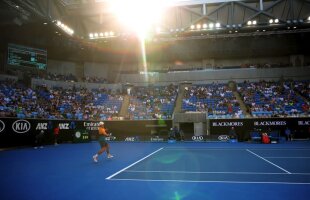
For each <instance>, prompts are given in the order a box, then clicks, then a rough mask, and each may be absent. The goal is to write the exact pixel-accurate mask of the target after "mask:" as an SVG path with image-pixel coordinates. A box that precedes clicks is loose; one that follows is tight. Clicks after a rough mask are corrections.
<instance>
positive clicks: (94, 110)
mask: <svg viewBox="0 0 310 200" xmlns="http://www.w3.org/2000/svg"><path fill="white" fill-rule="evenodd" d="M122 101H123V96H122V95H119V94H112V93H111V92H110V91H108V90H105V89H98V90H93V91H90V90H88V89H85V88H79V89H77V88H71V89H63V88H53V89H48V88H46V87H44V86H40V87H37V88H36V89H31V88H28V87H25V86H24V85H23V84H21V83H19V82H15V81H10V80H7V81H1V85H0V103H1V104H0V116H1V117H18V118H46V119H78V120H110V119H112V118H113V117H114V116H117V115H118V113H119V111H120V108H121V105H122Z"/></svg>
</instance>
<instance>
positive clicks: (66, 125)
mask: <svg viewBox="0 0 310 200" xmlns="http://www.w3.org/2000/svg"><path fill="white" fill-rule="evenodd" d="M69 125H70V124H69V123H59V129H61V130H63V129H66V130H69Z"/></svg>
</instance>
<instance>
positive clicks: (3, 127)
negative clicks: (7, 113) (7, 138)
mask: <svg viewBox="0 0 310 200" xmlns="http://www.w3.org/2000/svg"><path fill="white" fill-rule="evenodd" d="M4 129H5V123H4V122H3V121H2V120H0V133H1V132H2V131H4Z"/></svg>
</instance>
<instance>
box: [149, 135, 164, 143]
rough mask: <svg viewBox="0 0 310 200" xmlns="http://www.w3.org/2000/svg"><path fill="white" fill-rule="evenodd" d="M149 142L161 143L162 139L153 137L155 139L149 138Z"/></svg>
mask: <svg viewBox="0 0 310 200" xmlns="http://www.w3.org/2000/svg"><path fill="white" fill-rule="evenodd" d="M151 141H152V142H163V141H164V138H162V137H159V136H155V137H151Z"/></svg>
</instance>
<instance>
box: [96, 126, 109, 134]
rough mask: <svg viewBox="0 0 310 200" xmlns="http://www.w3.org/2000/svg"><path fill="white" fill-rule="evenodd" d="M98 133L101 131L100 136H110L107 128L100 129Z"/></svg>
mask: <svg viewBox="0 0 310 200" xmlns="http://www.w3.org/2000/svg"><path fill="white" fill-rule="evenodd" d="M98 131H99V135H103V136H108V134H107V132H106V129H105V128H103V127H99V129H98Z"/></svg>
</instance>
